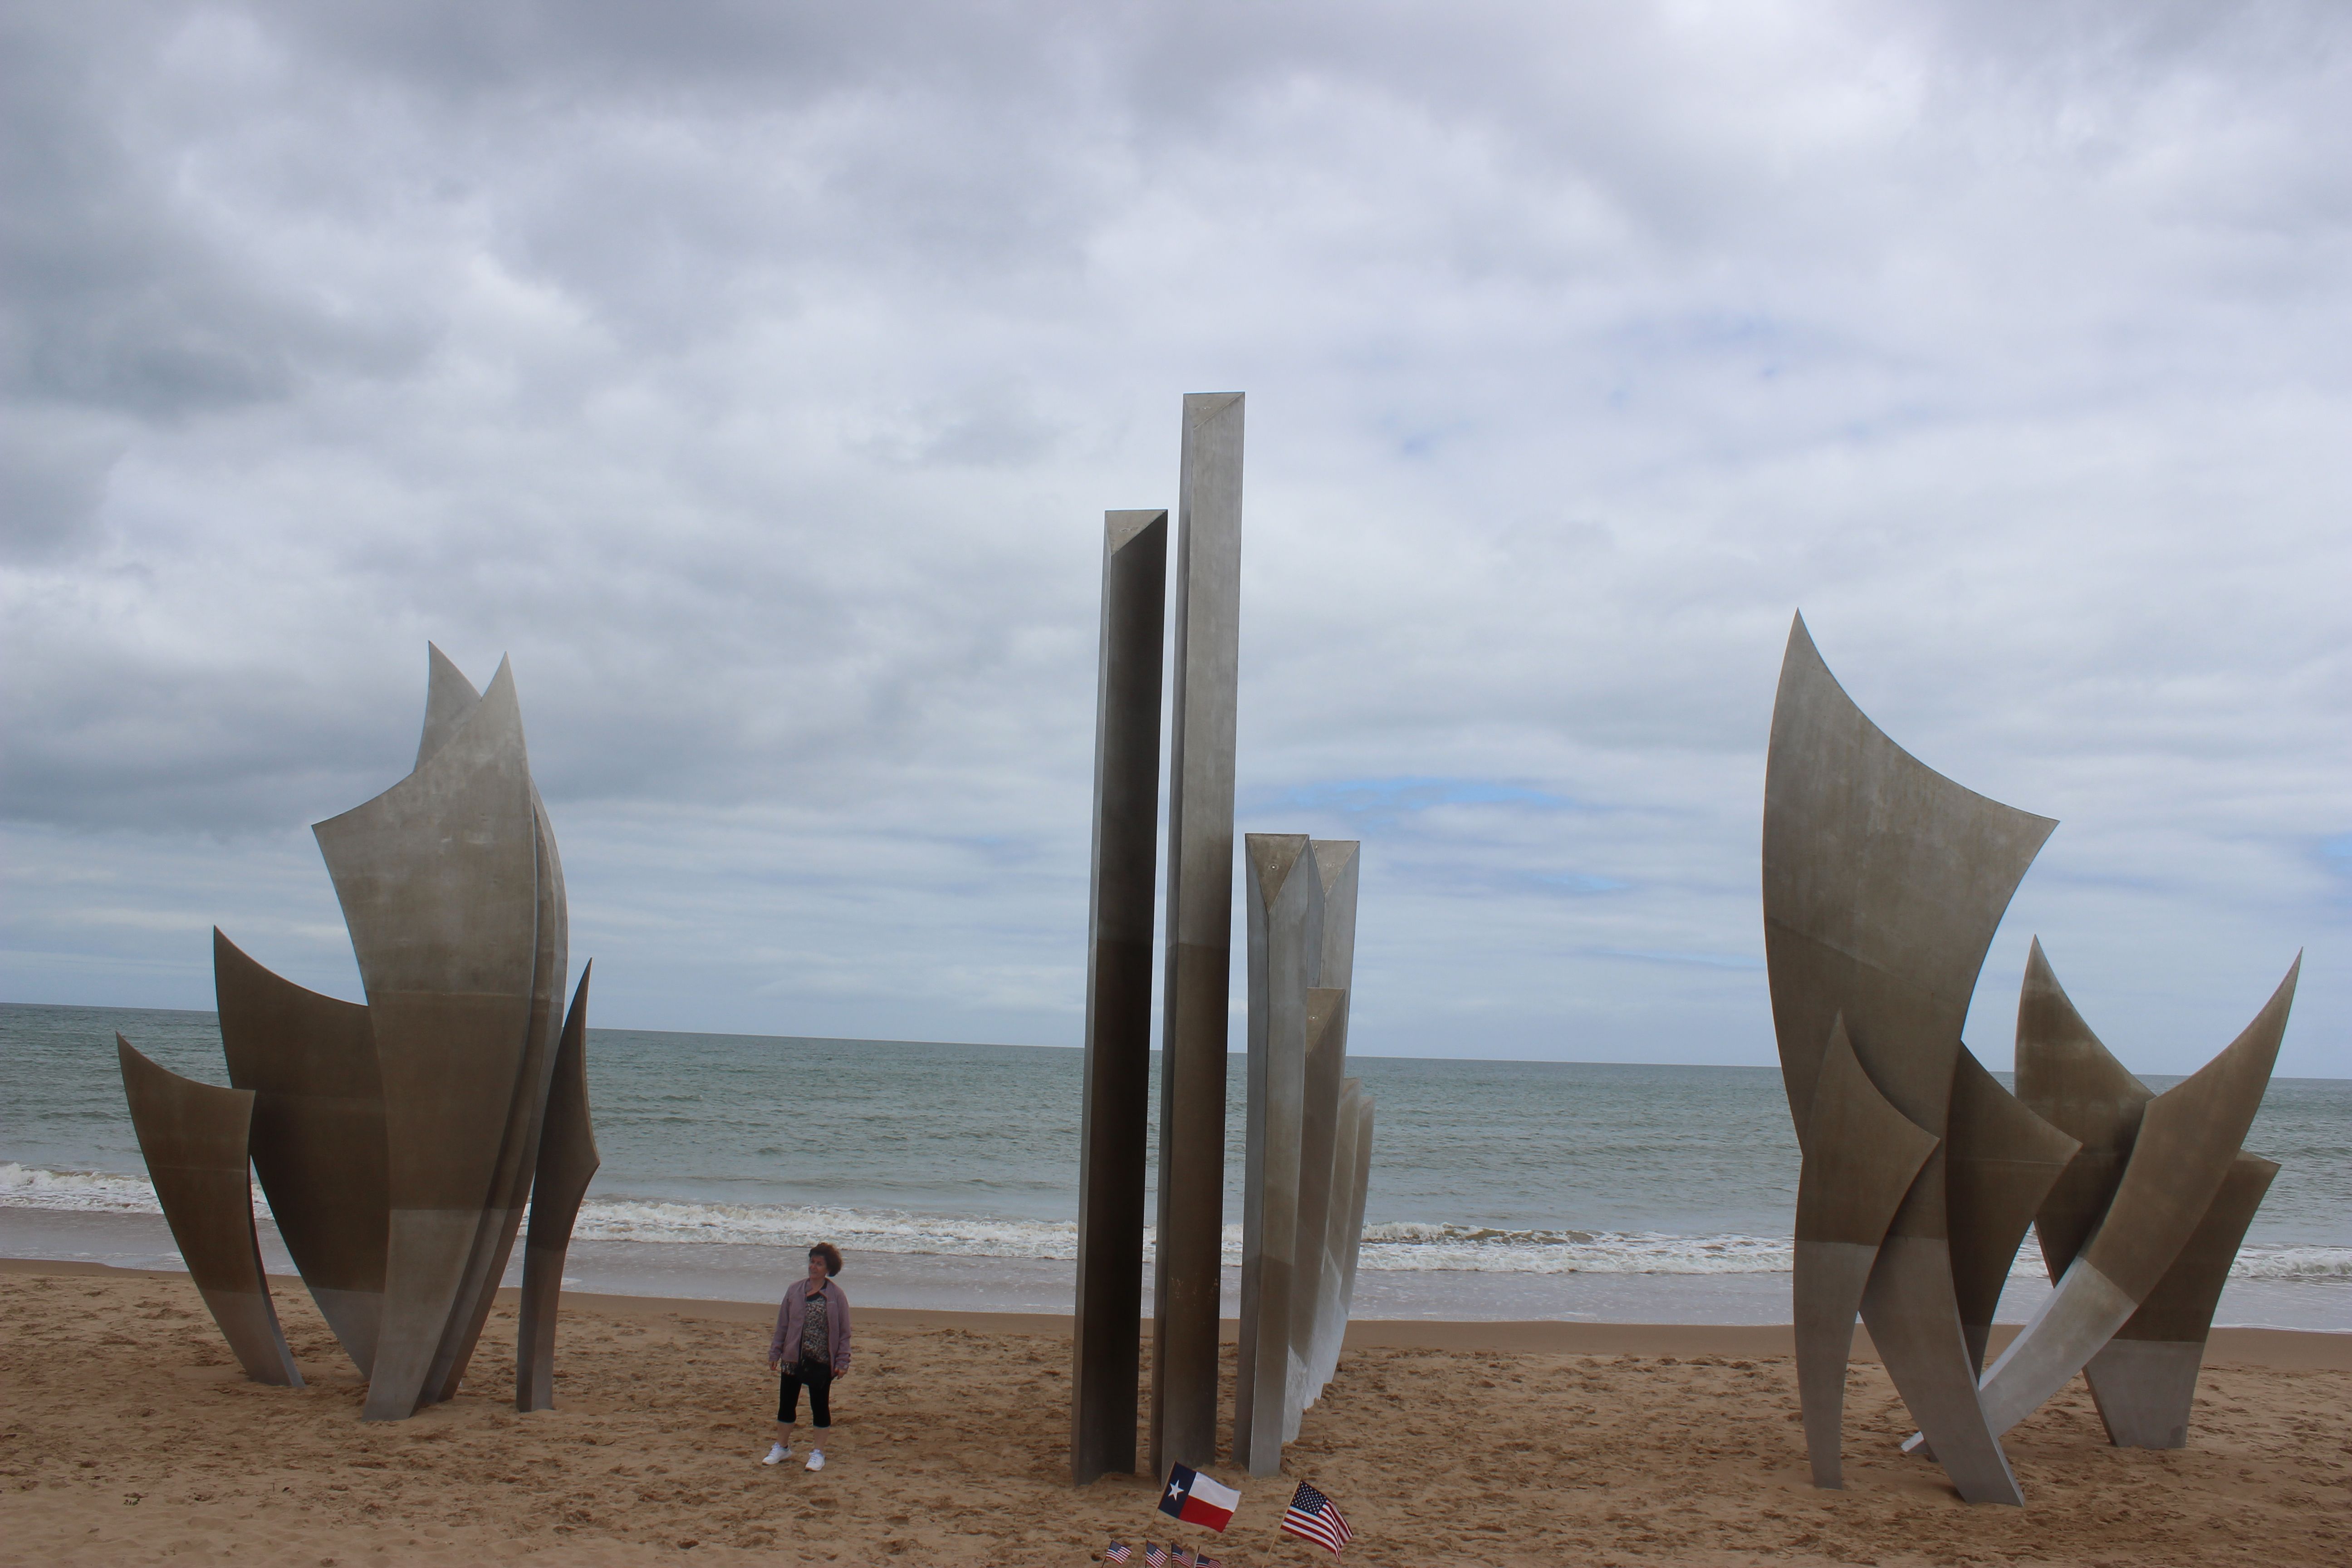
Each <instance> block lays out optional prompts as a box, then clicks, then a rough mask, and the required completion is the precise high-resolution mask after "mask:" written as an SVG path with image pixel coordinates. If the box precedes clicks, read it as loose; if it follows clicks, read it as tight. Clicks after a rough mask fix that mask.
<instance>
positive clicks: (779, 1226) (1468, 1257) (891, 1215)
mask: <svg viewBox="0 0 2352 1568" xmlns="http://www.w3.org/2000/svg"><path fill="white" fill-rule="evenodd" d="M254 1204H255V1209H256V1212H257V1213H259V1214H264V1215H266V1214H267V1213H268V1207H267V1205H266V1203H265V1202H264V1200H263V1198H262V1195H261V1193H260V1192H259V1190H258V1189H256V1191H255V1193H254ZM0 1207H6V1208H30V1209H50V1210H63V1211H68V1212H81V1213H89V1214H147V1215H152V1214H160V1213H162V1212H163V1210H162V1207H161V1205H158V1204H157V1202H156V1201H155V1189H154V1188H153V1186H152V1185H151V1184H149V1183H147V1182H146V1181H145V1180H144V1179H142V1178H141V1177H138V1176H121V1175H115V1174H112V1173H109V1172H104V1171H53V1170H45V1169H42V1168H40V1167H37V1166H27V1165H22V1164H18V1163H16V1162H14V1161H8V1162H0ZM572 1234H573V1235H574V1236H575V1237H578V1238H580V1239H582V1240H588V1241H620V1242H673V1243H677V1242H683V1243H714V1242H715V1243H726V1244H731V1245H736V1246H754V1247H759V1246H767V1247H806V1246H808V1245H810V1244H811V1243H813V1242H817V1241H833V1242H836V1243H838V1244H839V1245H841V1246H843V1247H851V1248H854V1249H855V1248H863V1249H865V1250H868V1251H873V1252H904V1253H940V1254H949V1255H959V1256H965V1257H976V1258H1076V1256H1077V1252H1078V1227H1077V1226H1076V1224H1075V1223H1073V1222H1071V1221H1068V1220H1029V1219H1003V1218H992V1217H988V1216H972V1215H922V1214H912V1213H908V1212H907V1211H905V1210H901V1209H881V1208H857V1207H852V1206H847V1205H799V1204H700V1203H682V1202H673V1201H667V1200H663V1199H656V1198H631V1197H605V1198H591V1199H590V1200H589V1201H588V1202H587V1203H586V1204H584V1205H582V1206H581V1210H580V1218H579V1222H578V1224H577V1226H575V1228H574V1230H573V1233H572ZM1152 1240H1153V1237H1152V1233H1151V1232H1150V1231H1149V1230H1147V1231H1146V1232H1145V1233H1144V1246H1145V1256H1146V1257H1147V1258H1149V1257H1150V1252H1151V1244H1152ZM1241 1246H1242V1233H1241V1226H1237V1225H1229V1226H1225V1227H1224V1237H1223V1253H1224V1260H1225V1261H1226V1262H1227V1263H1229V1264H1238V1263H1240V1261H1241ZM1794 1256H1795V1255H1794V1251H1793V1248H1792V1247H1791V1245H1790V1240H1789V1238H1788V1237H1762V1236H1674V1235H1669V1234H1665V1233H1663V1232H1650V1231H1643V1232H1632V1231H1605V1230H1510V1229H1503V1228H1498V1227H1495V1226H1470V1225H1431V1224H1422V1223H1416V1222H1402V1223H1396V1224H1388V1225H1374V1226H1366V1227H1365V1230H1364V1249H1363V1253H1362V1258H1361V1262H1360V1267H1361V1268H1368V1269H1373V1270H1381V1271H1412V1272H1419V1271H1424V1270H1435V1269H1459V1270H1466V1271H1469V1272H1474V1273H1504V1274H1785V1273H1787V1272H1788V1271H1789V1270H1790V1268H1791V1267H1792V1266H1793V1263H1794ZM2230 1273H2231V1278H2233V1279H2277V1280H2313V1281H2325V1280H2352V1247H2243V1248H2242V1249H2241V1250H2240V1251H2239V1254H2238V1258H2237V1261H2236V1263H2235V1264H2234V1265H2233V1266H2232V1267H2231V1270H2230ZM2012 1275H2013V1276H2015V1277H2021V1278H2031V1279H2040V1278H2042V1258H2041V1253H2040V1250H2039V1249H2038V1248H2037V1247H2035V1246H2034V1245H2033V1244H2032V1240H2031V1239H2029V1240H2028V1241H2027V1243H2026V1245H2025V1246H2024V1247H2021V1248H2020V1249H2019V1251H2018V1255H2017V1262H2016V1264H2015V1266H2014V1268H2013V1269H2012Z"/></svg>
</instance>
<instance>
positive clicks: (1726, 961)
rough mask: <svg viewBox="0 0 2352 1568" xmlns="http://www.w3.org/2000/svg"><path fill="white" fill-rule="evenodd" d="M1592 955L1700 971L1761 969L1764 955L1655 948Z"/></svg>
mask: <svg viewBox="0 0 2352 1568" xmlns="http://www.w3.org/2000/svg"><path fill="white" fill-rule="evenodd" d="M1592 952H1593V953H1594V954H1595V955H1596V956H1598V957H1601V958H1632V959H1637V960H1639V961H1640V962H1642V963H1673V964H1682V965H1685V966H1691V967H1696V968H1700V969H1761V968H1763V967H1764V955H1763V954H1762V953H1760V952H1671V951H1665V950H1661V949H1657V948H1635V947H1596V948H1594V949H1593V950H1592Z"/></svg>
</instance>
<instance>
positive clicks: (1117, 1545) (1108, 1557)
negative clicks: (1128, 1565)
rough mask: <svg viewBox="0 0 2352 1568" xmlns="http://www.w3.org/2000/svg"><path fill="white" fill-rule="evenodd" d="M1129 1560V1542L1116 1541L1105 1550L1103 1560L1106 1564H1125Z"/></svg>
mask: <svg viewBox="0 0 2352 1568" xmlns="http://www.w3.org/2000/svg"><path fill="white" fill-rule="evenodd" d="M1127 1558H1128V1551H1127V1542H1124V1541H1114V1542H1111V1543H1110V1544H1109V1545H1108V1546H1106V1547H1104V1548H1103V1554H1102V1560H1103V1561H1104V1562H1106V1563H1124V1562H1126V1561H1127Z"/></svg>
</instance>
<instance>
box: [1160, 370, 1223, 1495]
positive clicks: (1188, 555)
mask: <svg viewBox="0 0 2352 1568" xmlns="http://www.w3.org/2000/svg"><path fill="white" fill-rule="evenodd" d="M1242 416H1243V398H1242V395H1241V394H1240V393H1238V392H1225V393H1195V394H1190V395H1186V397H1185V399H1184V433H1183V453H1182V462H1181V477H1180V480H1179V490H1178V499H1177V536H1176V552H1177V564H1176V605H1175V622H1176V631H1175V659H1176V672H1175V696H1174V712H1173V714H1172V715H1171V722H1170V743H1171V757H1170V759H1169V786H1168V787H1169V800H1168V860H1169V875H1168V925H1167V932H1166V938H1165V940H1166V942H1167V943H1168V950H1167V969H1166V973H1167V979H1166V982H1165V985H1164V990H1163V995H1162V997H1161V1002H1162V1005H1163V1006H1164V1007H1165V1008H1166V1023H1165V1025H1164V1026H1162V1029H1161V1032H1160V1038H1161V1051H1160V1189H1159V1248H1158V1254H1157V1265H1156V1267H1155V1268H1154V1270H1153V1277H1152V1308H1151V1318H1152V1336H1151V1468H1152V1471H1153V1473H1154V1474H1156V1475H1166V1474H1167V1473H1168V1468H1169V1466H1170V1465H1171V1464H1173V1463H1176V1462H1179V1461H1181V1462H1182V1463H1184V1464H1187V1465H1192V1466H1194V1467H1196V1468H1197V1467H1200V1466H1203V1465H1207V1464H1210V1463H1212V1462H1213V1460H1214V1459H1215V1458H1216V1457H1217V1380H1218V1366H1217V1298H1218V1292H1219V1254H1220V1251H1221V1246H1222V1241H1223V1229H1224V1224H1223V1221H1224V1164H1225V1044H1226V1037H1227V1016H1228V997H1229V994H1230V989H1231V983H1232V965H1233V889H1234V719H1235V710H1234V698H1235V679H1236V676H1237V673H1238V670H1239V667H1240V658H1241V640H1240V637H1241V633H1240V627H1241V542H1242V536H1241V529H1242V424H1243V420H1242Z"/></svg>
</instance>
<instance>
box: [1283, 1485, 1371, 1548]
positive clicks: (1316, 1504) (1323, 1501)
mask: <svg viewBox="0 0 2352 1568" xmlns="http://www.w3.org/2000/svg"><path fill="white" fill-rule="evenodd" d="M1282 1533H1283V1534H1285V1535H1295V1536H1297V1537H1298V1538H1299V1539H1300V1540H1301V1541H1311V1542H1314V1543H1315V1544H1316V1545H1318V1546H1319V1547H1321V1548H1323V1550H1324V1551H1326V1552H1333V1553H1336V1552H1339V1548H1341V1547H1342V1546H1345V1545H1347V1544H1348V1542H1350V1541H1353V1540H1354V1539H1355V1538H1356V1532H1355V1531H1352V1530H1349V1528H1348V1521H1346V1520H1344V1519H1342V1518H1340V1517H1339V1510H1338V1509H1336V1508H1334V1507H1332V1506H1331V1500H1330V1499H1329V1498H1327V1497H1325V1496H1324V1495H1323V1494H1322V1493H1321V1492H1318V1491H1317V1490H1316V1489H1314V1488H1313V1487H1310V1486H1308V1485H1307V1483H1306V1482H1305V1481H1301V1482H1299V1483H1298V1490H1297V1492H1296V1493H1295V1494H1293V1495H1292V1497H1291V1500H1290V1506H1289V1507H1288V1508H1286V1509H1285V1510H1283V1511H1282Z"/></svg>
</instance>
